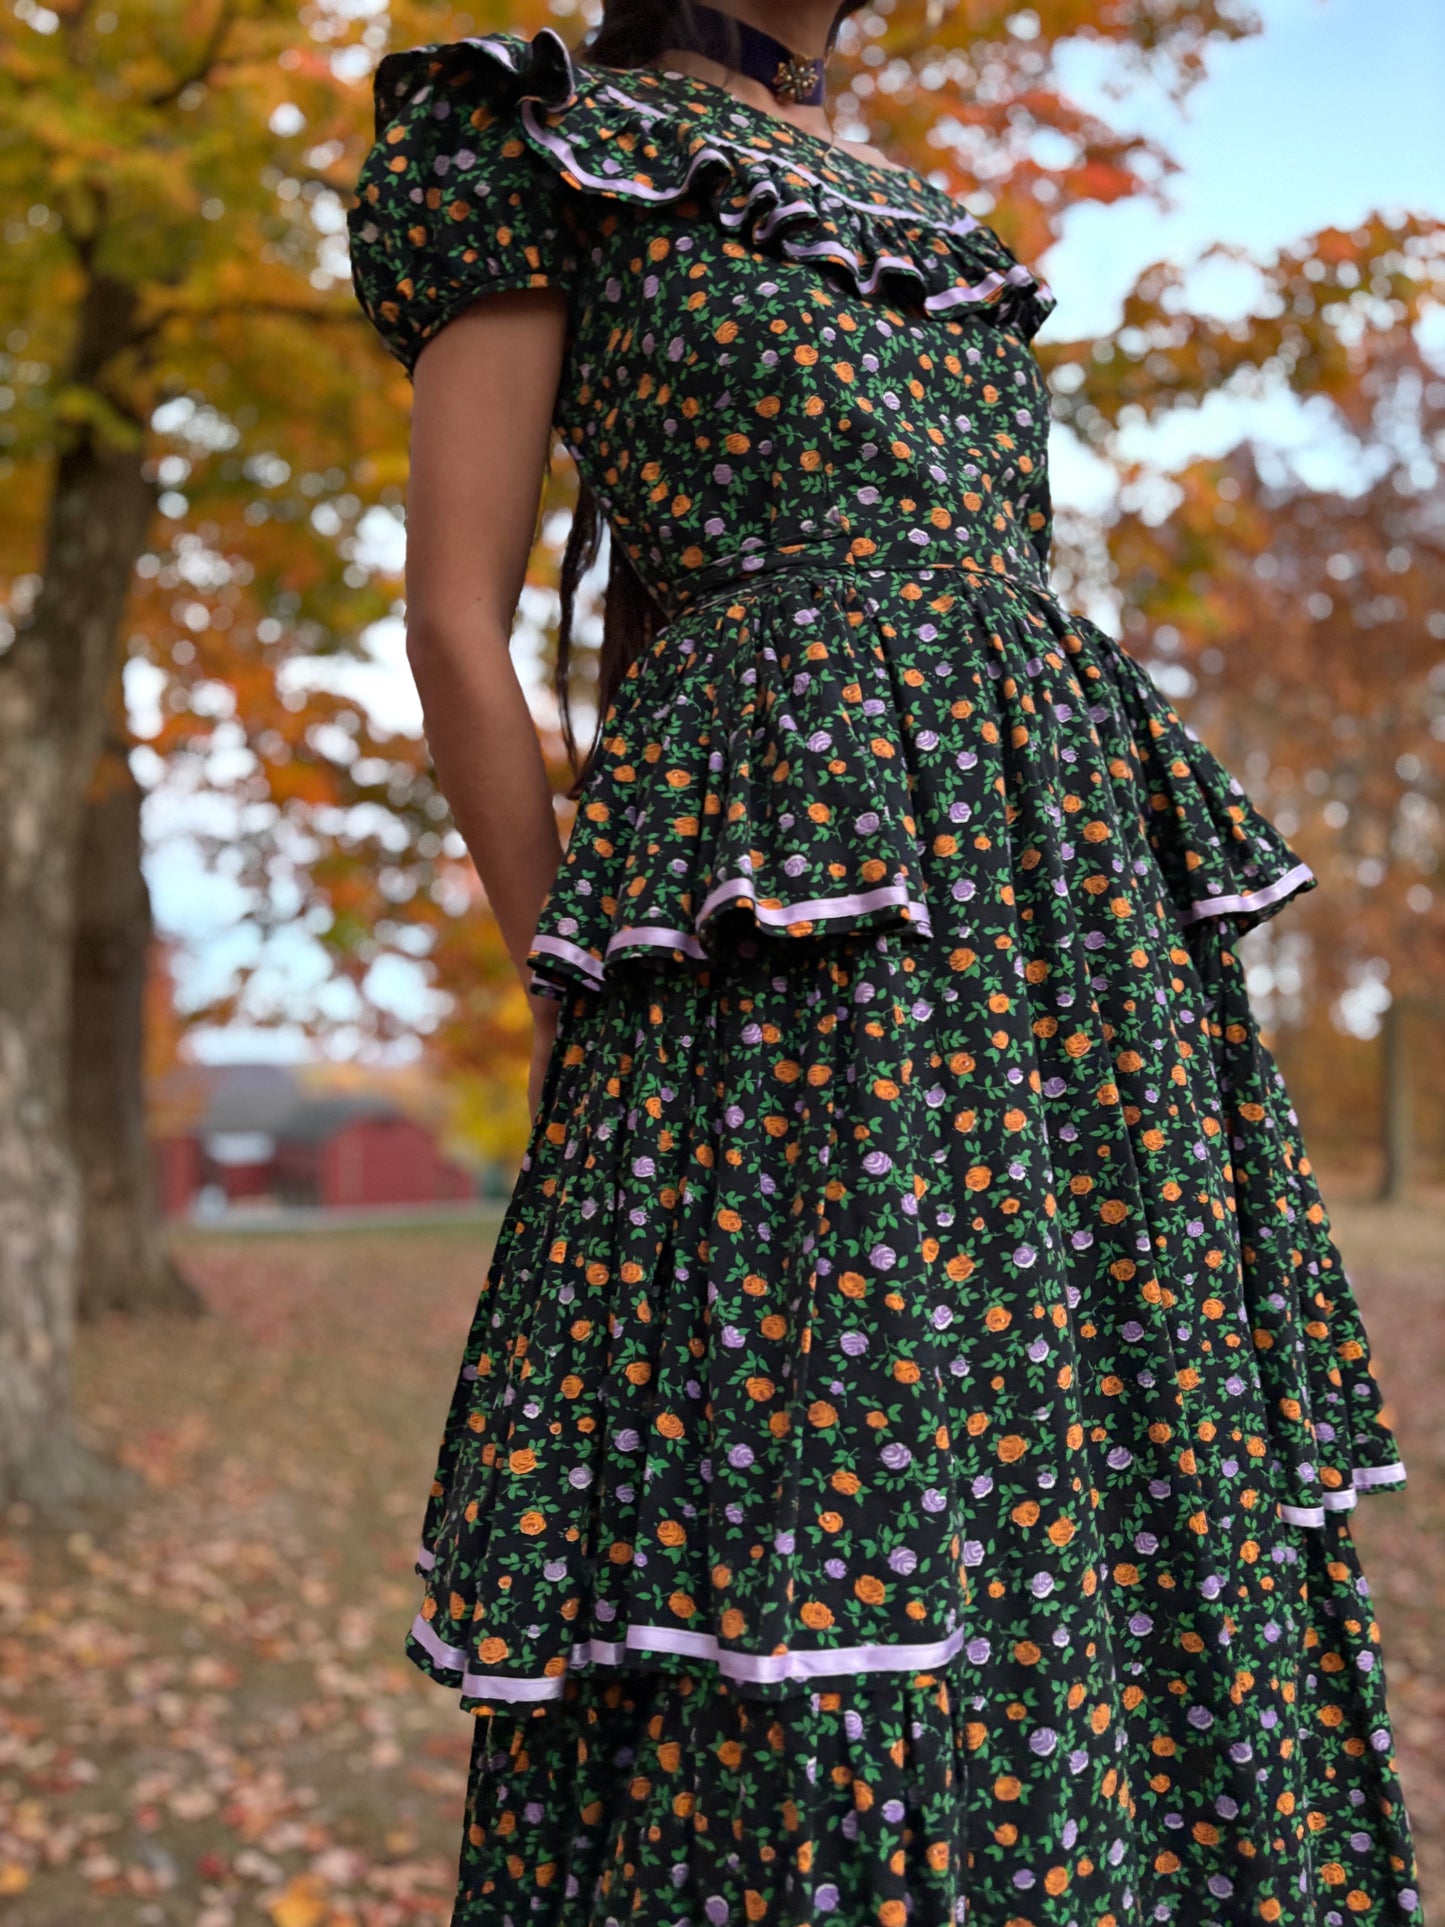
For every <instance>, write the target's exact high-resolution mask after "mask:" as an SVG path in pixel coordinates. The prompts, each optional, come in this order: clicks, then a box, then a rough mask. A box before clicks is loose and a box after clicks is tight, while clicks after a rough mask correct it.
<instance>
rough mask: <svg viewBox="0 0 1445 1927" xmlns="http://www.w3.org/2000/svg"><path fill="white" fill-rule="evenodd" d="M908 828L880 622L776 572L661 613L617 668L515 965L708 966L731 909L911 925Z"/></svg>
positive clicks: (917, 896)
mask: <svg viewBox="0 0 1445 1927" xmlns="http://www.w3.org/2000/svg"><path fill="white" fill-rule="evenodd" d="M858 613H859V612H858V611H856V610H855V611H854V612H853V614H854V615H855V617H856V615H857V614H858ZM919 841H920V834H919V826H918V823H917V821H916V820H915V817H914V814H913V804H912V797H911V776H910V770H909V756H908V751H907V748H906V745H905V743H904V740H903V736H902V731H901V727H900V720H899V708H898V701H897V692H896V691H895V690H894V689H893V687H892V685H891V681H890V676H889V668H888V662H887V658H886V655H885V653H884V650H883V647H882V645H881V642H880V640H879V638H878V637H877V635H876V634H870V633H868V632H867V631H865V630H864V629H863V628H862V627H861V626H859V625H857V623H856V621H854V622H850V620H849V612H848V611H847V610H846V609H845V607H844V604H843V603H842V602H841V601H839V600H836V599H834V598H833V597H832V596H831V595H821V596H820V595H819V594H818V593H817V592H812V591H810V590H809V589H808V587H806V586H803V587H798V586H795V585H792V584H789V585H787V586H785V587H782V588H778V589H773V590H771V591H770V592H769V593H768V594H767V595H766V596H765V597H764V598H763V600H762V601H761V602H753V603H737V604H729V605H728V607H727V608H725V609H718V610H717V611H715V612H714V613H712V614H711V615H710V616H706V615H699V616H695V617H692V618H690V619H688V620H686V621H683V622H680V623H676V624H673V625H671V626H670V627H669V628H668V629H666V630H664V631H663V633H662V634H661V635H660V636H659V638H658V639H657V641H656V642H655V643H654V645H653V647H652V650H651V652H650V654H646V655H643V656H642V657H640V658H639V659H638V660H637V661H635V662H633V664H632V665H631V666H630V668H629V670H628V673H627V675H626V677H625V678H624V680H623V683H622V685H621V689H620V691H619V694H618V696H617V698H616V700H615V702H614V704H613V706H612V708H611V710H610V711H609V713H608V716H607V718H606V720H605V723H604V727H603V730H602V732H601V741H600V744H599V755H598V759H597V761H596V762H595V764H594V766H593V770H592V774H591V777H590V779H589V781H588V784H587V786H586V789H585V792H584V794H583V796H582V798H581V799H580V801H579V804H578V808H577V814H576V818H575V821H574V824H573V828H572V833H571V837H570V839H569V841H568V846H567V853H566V856H565V858H564V860H563V863H562V866H561V869H560V870H559V873H558V876H557V878H556V880H555V882H554V884H553V888H552V891H551V893H550V895H549V897H548V900H547V903H546V905H545V906H544V909H543V913H542V918H541V920H540V922H539V925H538V930H537V933H536V935H535V937H534V940H533V949H532V951H531V954H530V955H529V957H528V963H529V964H530V966H531V968H532V970H533V972H534V974H535V975H536V976H539V977H542V978H544V979H551V980H552V981H554V982H560V983H562V984H564V985H566V984H568V983H569V982H576V983H581V984H583V985H584V986H586V987H589V988H597V987H598V986H600V985H601V984H602V983H604V982H605V981H606V979H607V977H608V976H609V974H610V973H611V972H612V971H613V970H614V969H615V967H616V966H617V965H618V964H620V963H622V962H624V961H627V960H630V959H637V958H641V959H643V960H645V961H647V962H650V963H652V964H660V963H664V962H666V963H672V964H676V965H681V966H685V967H692V968H698V967H703V966H706V965H708V964H711V963H713V962H715V961H716V960H717V958H718V956H719V954H720V951H721V948H722V937H721V933H722V931H723V930H724V928H725V927H728V926H732V927H731V933H730V934H731V936H732V937H733V938H738V937H742V938H743V939H744V940H746V939H747V938H749V937H758V936H761V937H766V938H784V937H785V938H807V937H814V936H824V935H836V934H837V933H839V932H842V931H870V930H894V929H896V930H900V931H903V932H905V933H906V934H907V936H908V937H909V938H910V940H914V941H924V940H926V939H927V938H929V937H930V936H931V935H932V927H931V925H930V922H929V917H928V909H927V903H926V897H925V885H924V879H923V870H922V857H921V853H920V849H919ZM739 919H741V920H742V922H743V929H742V930H741V931H739V930H738V929H737V927H736V925H737V922H738V920H739Z"/></svg>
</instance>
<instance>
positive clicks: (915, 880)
mask: <svg viewBox="0 0 1445 1927" xmlns="http://www.w3.org/2000/svg"><path fill="white" fill-rule="evenodd" d="M915 574H918V572H916V571H915ZM920 580H921V581H923V582H925V583H932V584H935V585H937V584H940V583H942V584H946V585H947V586H946V589H945V591H944V593H945V596H946V598H947V601H948V603H949V619H950V622H951V623H952V624H955V625H957V636H956V639H955V640H952V641H950V643H949V644H948V645H947V651H946V653H947V656H948V658H949V660H950V661H951V662H953V663H955V664H956V665H957V666H958V669H959V672H960V673H964V672H965V671H966V670H967V668H968V666H969V665H970V664H971V663H974V662H979V661H987V660H988V656H989V654H990V650H991V646H992V644H991V642H990V632H991V631H992V643H997V642H998V641H999V640H1000V638H1001V636H1002V635H1003V634H1004V633H1005V632H1012V633H1013V634H1014V635H1016V636H1017V635H1025V636H1027V635H1030V634H1032V635H1035V636H1037V637H1040V638H1042V637H1050V638H1051V639H1052V647H1053V648H1054V649H1055V651H1056V652H1057V654H1058V656H1059V657H1061V658H1062V659H1063V660H1064V661H1066V662H1067V663H1068V664H1069V666H1070V668H1071V670H1072V673H1073V674H1074V676H1076V677H1077V678H1078V679H1079V691H1080V694H1081V695H1082V696H1083V698H1084V699H1085V702H1086V703H1087V705H1088V707H1087V709H1086V711H1085V712H1084V713H1083V714H1082V715H1076V714H1074V713H1073V709H1072V706H1071V705H1066V706H1064V707H1063V708H1062V709H1059V708H1055V709H1054V711H1053V719H1054V726H1055V728H1057V729H1058V730H1059V731H1060V732H1061V735H1060V737H1059V741H1060V742H1061V743H1063V744H1069V743H1072V742H1076V741H1077V740H1078V736H1079V730H1080V727H1081V725H1082V727H1083V728H1084V729H1085V730H1086V731H1087V730H1088V729H1089V728H1090V726H1091V727H1092V737H1089V736H1087V735H1086V736H1085V738H1084V739H1083V740H1084V741H1085V742H1088V743H1090V744H1091V747H1090V750H1089V754H1090V757H1091V760H1094V759H1097V760H1098V761H1099V763H1100V766H1101V770H1102V769H1104V768H1107V770H1108V773H1109V775H1110V777H1112V779H1113V788H1114V799H1113V808H1114V809H1115V810H1116V811H1117V812H1118V815H1119V818H1120V820H1121V822H1128V823H1130V824H1132V825H1134V826H1136V828H1135V830H1134V831H1133V832H1132V834H1133V835H1134V836H1135V839H1136V840H1137V841H1138V842H1140V843H1142V844H1143V845H1144V847H1145V848H1146V849H1147V851H1148V853H1149V854H1148V855H1147V856H1141V857H1136V858H1135V860H1134V869H1135V873H1136V875H1137V874H1141V873H1143V874H1148V873H1150V872H1152V873H1153V875H1154V877H1155V879H1156V887H1157V886H1158V885H1159V884H1162V886H1163V887H1162V892H1161V896H1162V900H1163V901H1164V902H1165V903H1167V904H1168V905H1169V907H1170V909H1171V911H1172V913H1173V916H1174V918H1175V921H1176V925H1177V927H1178V928H1179V929H1180V930H1181V932H1182V931H1184V930H1187V929H1188V928H1190V927H1191V926H1195V925H1198V924H1200V923H1201V922H1205V921H1214V920H1219V919H1226V918H1227V919H1228V920H1229V927H1230V928H1231V929H1232V930H1234V931H1235V932H1243V931H1245V930H1248V929H1250V928H1252V927H1253V926H1254V925H1256V924H1258V923H1260V922H1263V921H1264V920H1265V919H1266V918H1269V917H1272V916H1275V915H1277V914H1278V912H1279V911H1280V910H1281V909H1283V908H1284V906H1285V904H1286V903H1288V902H1289V901H1290V900H1291V898H1293V897H1295V896H1298V895H1300V894H1302V893H1303V892H1305V891H1307V890H1311V889H1313V888H1315V887H1316V881H1317V880H1316V878H1315V877H1314V875H1313V873H1312V872H1311V871H1310V869H1309V868H1308V866H1307V865H1306V864H1305V863H1304V862H1303V861H1302V860H1301V859H1300V857H1299V856H1298V855H1297V854H1296V852H1295V851H1294V850H1293V849H1292V848H1291V847H1290V845H1289V844H1288V843H1287V842H1286V841H1285V839H1284V838H1283V837H1282V836H1281V835H1280V833H1279V831H1278V830H1276V829H1275V827H1274V825H1273V824H1272V823H1270V822H1269V820H1268V818H1266V817H1265V816H1264V815H1263V814H1262V813H1261V812H1260V811H1259V810H1258V809H1256V808H1255V806H1254V805H1253V803H1252V802H1251V801H1250V799H1249V797H1248V796H1247V794H1246V793H1245V791H1244V790H1243V788H1242V787H1241V785H1240V784H1239V783H1238V782H1237V781H1236V780H1235V778H1234V777H1233V776H1232V775H1231V774H1230V773H1229V771H1228V770H1227V769H1226V768H1225V767H1224V765H1223V764H1221V763H1220V762H1219V760H1218V759H1217V758H1216V757H1215V756H1214V755H1213V754H1212V753H1211V752H1210V751H1209V750H1208V749H1207V748H1206V747H1205V745H1204V744H1203V743H1201V742H1200V741H1199V739H1198V738H1197V737H1196V736H1195V735H1194V733H1193V732H1192V731H1191V730H1190V729H1189V728H1188V726H1187V725H1186V724H1185V723H1184V722H1183V721H1182V720H1181V718H1180V717H1179V715H1178V714H1177V712H1176V711H1175V710H1174V709H1173V707H1172V706H1171V705H1170V704H1169V702H1168V701H1167V700H1166V698H1165V697H1164V696H1163V695H1162V693H1161V692H1160V690H1159V689H1158V687H1157V686H1156V685H1155V683H1154V682H1153V681H1152V680H1151V679H1150V677H1149V676H1148V674H1147V673H1146V672H1145V671H1144V669H1143V668H1142V667H1141V666H1140V665H1139V664H1138V663H1137V662H1135V661H1134V659H1133V658H1132V657H1131V656H1129V655H1128V653H1127V652H1126V651H1125V650H1124V649H1122V648H1121V646H1120V645H1119V644H1118V643H1117V642H1116V641H1115V639H1114V638H1113V637H1111V636H1110V635H1109V634H1108V633H1107V632H1106V631H1105V630H1103V629H1101V628H1099V627H1098V626H1097V625H1096V624H1094V623H1092V622H1090V621H1088V619H1087V618H1085V617H1082V616H1079V615H1077V614H1075V613H1074V612H1072V611H1068V610H1065V609H1064V608H1063V607H1062V606H1061V605H1060V604H1059V603H1058V601H1057V600H1056V599H1055V598H1054V597H1053V596H1052V595H1051V594H1050V593H1049V592H1048V590H1047V589H1045V588H1043V587H1041V586H1030V585H1027V584H1025V583H1024V582H1023V581H1021V580H1011V579H1010V578H1008V577H1004V576H988V577H983V578H979V577H976V576H972V575H965V573H964V572H962V571H959V570H956V569H946V568H943V569H937V570H934V571H931V572H930V571H928V570H927V569H926V568H925V569H924V570H923V571H922V573H921V577H920ZM890 583H892V585H893V586H894V587H896V582H895V581H894V579H893V578H892V577H891V576H890V574H889V572H888V571H883V572H881V575H879V576H876V577H873V578H871V579H870V576H869V574H868V572H861V573H859V574H858V575H856V576H854V577H852V578H848V577H846V576H840V575H839V574H838V573H837V572H833V573H832V574H826V573H825V574H819V575H814V576H808V575H803V576H801V577H800V578H797V579H794V578H791V577H788V576H785V575H778V576H775V577H773V578H772V579H771V581H770V583H769V584H768V586H767V588H766V590H765V592H764V593H763V594H762V595H761V596H754V595H753V594H752V593H751V592H748V593H744V594H742V595H740V596H739V597H738V599H737V600H735V601H733V602H731V603H729V604H728V605H727V606H726V607H725V608H722V607H717V608H714V609H712V610H710V611H693V612H690V613H685V614H684V615H683V616H682V617H680V618H678V619H676V620H674V621H673V622H672V623H670V624H668V625H667V626H666V627H665V628H664V629H663V631H662V632H661V633H660V634H659V636H658V637H657V639H656V640H655V642H654V644H653V646H652V648H651V651H650V652H648V653H645V654H644V655H642V656H641V657H640V658H638V659H637V660H636V661H634V662H633V664H632V665H631V666H630V668H629V671H628V673H627V676H626V677H625V678H624V680H623V682H622V684H621V686H620V689H619V692H618V694H617V696H616V698H615V700H614V703H613V705H612V707H611V709H610V710H609V713H608V715H607V717H606V719H605V720H604V725H603V729H602V731H601V738H600V743H599V755H598V758H597V760H596V761H595V763H594V765H593V768H592V771H591V774H590V776H589V779H588V782H587V784H586V786H585V788H584V792H583V794H582V796H581V798H580V800H579V802H578V807H577V813H576V817H575V820H574V823H573V828H572V832H571V836H570V839H569V842H568V845H567V851H566V854H565V856H564V858H563V861H562V864H561V866H560V867H559V870H558V873H557V876H556V878H555V879H554V882H553V886H552V889H551V891H550V893H549V895H548V898H547V901H546V903H545V904H544V906H543V910H542V914H541V917H540V919H539V923H538V926H537V930H536V933H535V935H534V938H533V945H532V949H531V951H530V953H529V956H528V959H527V961H528V964H529V966H530V968H531V970H532V972H533V976H534V980H541V981H542V982H544V983H545V982H550V983H551V984H553V985H554V986H560V987H562V988H563V989H564V990H565V989H567V988H570V987H573V986H576V985H579V984H580V985H581V986H583V987H584V988H588V989H593V990H595V989H599V988H601V987H602V986H603V985H604V984H606V983H607V982H608V981H609V980H610V979H611V978H613V977H614V976H615V973H616V972H617V970H618V969H619V968H621V967H623V966H624V965H628V964H631V963H634V962H639V961H641V962H646V963H650V964H651V965H653V966H662V965H671V966H677V967H683V968H690V969H703V968H706V967H708V966H710V965H713V964H715V963H716V962H717V960H718V959H719V957H720V956H722V955H723V954H725V952H726V950H727V949H729V948H730V947H731V946H732V945H733V944H734V943H736V942H739V941H742V942H748V941H755V940H757V939H773V940H776V939H778V938H784V937H787V938H797V939H801V938H810V937H821V936H837V935H840V934H843V933H849V932H868V931H894V932H897V933H899V934H900V936H901V937H902V940H903V941H904V942H905V943H907V944H910V945H911V944H916V943H924V942H927V941H930V940H931V939H933V938H934V937H935V936H941V935H942V934H943V930H944V926H943V924H942V923H941V921H940V919H939V917H938V916H937V915H936V914H935V913H934V910H933V908H932V907H931V895H932V892H933V889H934V887H935V886H933V885H931V883H930V878H929V872H930V868H931V867H932V865H931V862H930V848H931V846H932V845H933V843H934V839H935V838H937V837H938V836H940V835H942V836H945V837H951V836H952V835H953V828H952V823H953V818H952V815H951V812H952V811H953V808H954V805H953V804H952V803H947V804H945V803H944V802H943V800H942V794H941V792H938V791H936V790H935V788H934V786H933V785H932V784H931V783H925V784H924V785H923V787H922V788H920V787H919V782H918V768H919V766H920V763H921V762H922V761H924V760H926V759H927V757H928V754H929V752H930V749H931V747H932V745H933V744H934V743H935V742H936V740H937V738H938V736H939V734H940V729H939V728H938V727H930V721H931V717H930V712H928V711H927V710H926V709H925V708H924V707H923V706H922V704H921V703H920V699H919V693H918V691H917V690H916V689H911V688H910V687H908V681H909V680H910V677H911V675H912V674H913V673H914V672H909V673H908V674H907V675H905V674H904V673H901V672H900V670H899V667H898V662H897V661H896V660H895V656H894V645H893V644H892V643H891V642H890V638H891V637H893V636H894V635H895V634H896V630H895V627H894V624H893V623H892V622H891V621H890V620H889V618H890V615H892V614H893V613H894V604H893V603H892V602H890V600H889V590H890ZM955 587H957V588H958V589H961V590H963V593H964V596H965V597H966V598H967V599H966V600H962V601H961V600H960V599H959V596H958V595H957V594H956V593H954V590H955ZM870 588H871V589H872V590H875V591H876V594H874V593H871V592H870ZM1000 622H1002V625H1003V627H1002V629H1000V628H999V626H998V625H999V624H1000ZM970 636H971V637H972V641H970ZM1026 653H1027V652H1025V654H1026ZM1021 660H1022V658H1021ZM1012 687H1013V688H1014V690H1015V691H1016V692H1019V690H1020V685H1019V684H1018V683H1015V684H1013V685H1012ZM932 715H933V716H936V718H937V722H938V724H940V725H941V724H943V723H944V722H945V720H946V719H945V717H944V716H943V714H942V713H940V712H937V711H934V712H932ZM1037 728H1038V723H1037V721H1031V719H1030V716H1029V709H1028V705H1027V704H1026V703H1023V702H1022V701H1020V700H1018V696H1017V693H1016V697H1015V700H1014V701H1013V702H1011V703H1010V704H1009V705H1008V706H1007V707H1005V708H1004V709H1001V711H1000V713H999V715H998V718H997V724H996V731H995V733H994V734H993V736H992V737H991V738H987V739H984V740H985V742H986V744H988V748H987V759H986V761H985V760H983V759H980V761H979V762H978V763H977V764H975V766H974V768H973V770H972V771H971V775H970V792H971V794H974V795H981V794H982V793H983V792H984V791H986V790H987V788H988V787H989V786H990V785H993V786H995V787H996V786H997V785H998V784H1000V783H1003V782H1006V781H1007V772H1008V767H1009V754H1008V749H1007V745H1008V744H1010V743H1011V742H1013V741H1014V740H1015V739H1016V738H1017V737H1018V733H1019V732H1020V731H1023V732H1025V733H1026V734H1030V733H1033V732H1034V731H1036V730H1037ZM1078 753H1079V751H1078V748H1077V747H1075V748H1073V749H1072V750H1071V754H1072V755H1073V756H1077V755H1078ZM972 807H974V806H973V805H970V808H972ZM1050 834H1062V830H1061V829H1060V830H1057V831H1054V832H1051V833H1050ZM738 917H741V918H742V919H743V920H744V921H743V923H742V926H741V928H739V927H738V924H737V921H736V919H737V918H738ZM949 927H950V928H951V927H952V926H951V925H950V926H949ZM724 933H726V935H724Z"/></svg>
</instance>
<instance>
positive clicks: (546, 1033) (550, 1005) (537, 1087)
mask: <svg viewBox="0 0 1445 1927" xmlns="http://www.w3.org/2000/svg"><path fill="white" fill-rule="evenodd" d="M531 1001H532V1002H533V1003H534V1004H536V1006H537V1008H536V1010H535V1011H533V1013H532V1067H531V1070H530V1071H529V1072H528V1074H527V1114H528V1116H529V1117H530V1118H531V1119H532V1121H533V1123H535V1122H536V1119H537V1107H538V1105H539V1104H540V1103H541V1102H542V1085H543V1082H544V1081H545V1079H546V1076H547V1066H548V1064H550V1063H551V1061H552V1046H553V1045H554V1044H555V1043H556V1041H557V1022H558V1019H559V1017H560V1016H561V1013H562V1006H561V1004H560V1003H558V1001H557V999H556V998H555V997H533V998H532V1000H531Z"/></svg>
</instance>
